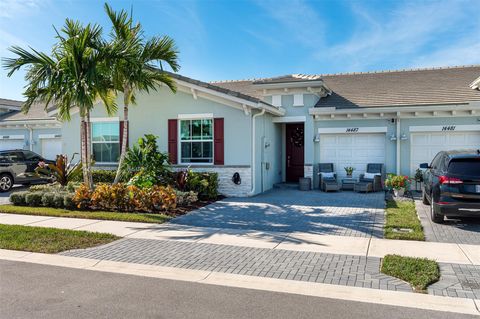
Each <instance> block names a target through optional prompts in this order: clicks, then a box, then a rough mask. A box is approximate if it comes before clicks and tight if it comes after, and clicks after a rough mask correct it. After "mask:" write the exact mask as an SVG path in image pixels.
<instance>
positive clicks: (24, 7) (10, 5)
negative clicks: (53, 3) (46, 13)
mask: <svg viewBox="0 0 480 319" xmlns="http://www.w3.org/2000/svg"><path fill="white" fill-rule="evenodd" d="M44 2H45V1H42V0H2V1H0V18H7V19H13V18H15V17H18V15H24V14H28V13H29V12H35V11H36V10H38V9H39V7H40V6H41V5H42V3H44Z"/></svg>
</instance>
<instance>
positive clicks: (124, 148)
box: [113, 91, 129, 184]
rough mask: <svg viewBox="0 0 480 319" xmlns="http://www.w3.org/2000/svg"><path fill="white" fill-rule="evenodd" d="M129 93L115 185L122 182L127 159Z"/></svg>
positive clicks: (124, 107) (125, 102) (126, 100)
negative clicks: (121, 178)
mask: <svg viewBox="0 0 480 319" xmlns="http://www.w3.org/2000/svg"><path fill="white" fill-rule="evenodd" d="M128 95H129V93H128V91H127V92H125V98H124V101H123V133H122V134H123V135H122V149H121V150H120V159H119V160H118V168H117V174H116V175H115V180H114V181H113V183H114V184H117V183H118V182H119V181H120V177H121V176H122V165H123V161H124V159H125V154H126V153H127V143H128V131H129V130H128V104H129V103H128V101H129V97H128Z"/></svg>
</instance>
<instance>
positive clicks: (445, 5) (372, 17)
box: [0, 0, 480, 99]
mask: <svg viewBox="0 0 480 319" xmlns="http://www.w3.org/2000/svg"><path fill="white" fill-rule="evenodd" d="M478 1H479V0H465V1H393V0H391V1H373V0H371V1H353V0H352V1H327V0H324V1H307V0H289V1H284V0H273V1H263V0H230V1H227V0H224V1H221V0H204V1H187V0H172V1H153V0H151V1H149V0H140V1H132V0H130V1H122V0H118V1H109V3H110V4H111V5H112V6H113V7H114V8H115V9H120V8H125V9H128V10H130V8H132V7H133V12H134V17H135V18H136V19H137V20H139V21H140V22H141V23H142V24H143V26H144V29H145V31H146V34H147V35H154V34H156V35H163V34H168V35H170V36H171V37H173V38H174V39H175V40H176V42H177V45H178V48H179V49H180V64H181V70H180V72H181V73H182V74H184V75H186V76H190V77H193V78H196V79H200V80H204V81H212V80H225V79H242V78H254V77H268V76H277V75H282V74H290V73H307V74H325V73H338V72H360V71H371V70H386V69H403V68H416V67H432V66H451V65H465V64H480V33H479V30H480V10H479V6H478V5H479V2H478ZM103 3H104V1H94V0H65V1H53V0H1V1H0V56H1V57H6V56H11V55H10V54H9V52H8V51H7V48H8V47H9V46H11V45H20V46H23V47H27V46H31V47H33V48H35V49H38V50H42V51H46V52H49V50H50V48H51V46H52V44H53V43H54V30H53V28H52V25H55V26H56V27H61V26H62V25H63V22H64V20H65V18H67V17H69V18H72V19H78V20H80V21H82V22H97V23H99V24H101V25H102V26H103V27H104V31H105V35H108V32H109V24H108V21H107V18H106V15H105V13H104V11H103ZM24 85H25V82H24V81H23V73H16V74H15V75H14V76H13V77H11V78H7V77H6V72H5V70H3V69H2V70H1V71H0V97H2V98H11V99H22V91H23V86H24Z"/></svg>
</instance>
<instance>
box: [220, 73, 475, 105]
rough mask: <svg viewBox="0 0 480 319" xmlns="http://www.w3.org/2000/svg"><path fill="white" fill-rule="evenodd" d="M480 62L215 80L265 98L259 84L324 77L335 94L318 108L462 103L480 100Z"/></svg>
mask: <svg viewBox="0 0 480 319" xmlns="http://www.w3.org/2000/svg"><path fill="white" fill-rule="evenodd" d="M479 76H480V65H474V66H459V67H447V68H434V69H417V70H400V71H383V72H365V73H346V74H319V75H303V74H292V75H283V76H279V77H275V78H266V79H254V80H239V81H222V82H214V84H215V85H216V86H221V87H224V88H228V89H230V90H233V91H239V92H242V93H244V94H248V95H251V96H255V97H257V98H262V96H261V90H258V89H257V88H256V87H255V85H256V84H269V83H287V82H299V81H315V80H319V79H321V80H323V82H324V83H325V84H326V85H327V86H328V88H330V89H331V90H332V91H333V93H332V94H331V95H330V96H327V97H325V98H322V99H320V100H319V102H318V103H317V105H316V107H336V108H357V107H381V106H407V105H431V104H461V103H467V102H469V101H478V100H480V91H478V90H473V89H472V88H471V87H470V84H471V83H472V81H474V80H475V79H477V78H478V77H479Z"/></svg>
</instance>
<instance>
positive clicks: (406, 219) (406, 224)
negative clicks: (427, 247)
mask: <svg viewBox="0 0 480 319" xmlns="http://www.w3.org/2000/svg"><path fill="white" fill-rule="evenodd" d="M386 212H387V216H386V221H385V228H384V236H385V238H387V239H404V240H422V241H424V240H425V234H424V233H423V227H422V224H421V223H420V220H419V219H418V216H417V211H416V209H415V203H414V202H410V201H398V202H397V201H393V200H390V201H387V210H386ZM407 230H410V231H407Z"/></svg>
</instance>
